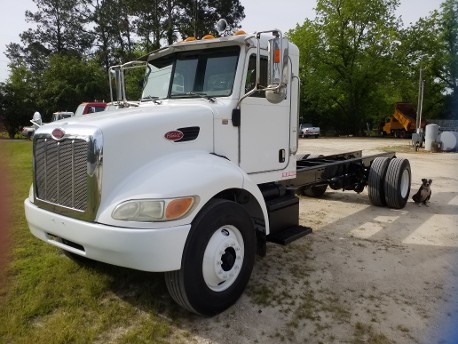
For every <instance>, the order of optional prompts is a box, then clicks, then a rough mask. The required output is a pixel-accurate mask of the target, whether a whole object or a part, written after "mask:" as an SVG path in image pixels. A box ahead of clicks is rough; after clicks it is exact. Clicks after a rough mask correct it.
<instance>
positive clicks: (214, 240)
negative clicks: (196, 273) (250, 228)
mask: <svg viewBox="0 0 458 344" xmlns="http://www.w3.org/2000/svg"><path fill="white" fill-rule="evenodd" d="M244 253H245V250H244V245H243V237H242V234H241V233H240V231H239V230H238V229H237V228H236V227H234V226H230V225H229V226H223V227H221V228H218V230H216V231H215V233H213V235H212V237H211V238H210V240H209V241H208V245H207V248H206V249H205V252H204V259H203V262H202V275H203V277H204V281H205V283H206V284H207V286H208V288H210V289H211V290H213V291H216V292H221V291H224V290H226V289H227V288H229V287H230V286H231V285H232V284H233V283H234V282H235V280H236V279H237V277H238V275H239V273H240V270H241V268H242V264H243V258H244Z"/></svg>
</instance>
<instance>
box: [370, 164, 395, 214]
mask: <svg viewBox="0 0 458 344" xmlns="http://www.w3.org/2000/svg"><path fill="white" fill-rule="evenodd" d="M389 163H390V159H389V158H387V157H378V158H375V159H374V161H373V162H372V165H371V167H370V170H369V177H368V182H367V192H368V194H369V200H370V202H371V203H372V204H373V205H377V206H385V205H386V201H385V186H384V184H385V175H386V171H387V169H388V164H389Z"/></svg>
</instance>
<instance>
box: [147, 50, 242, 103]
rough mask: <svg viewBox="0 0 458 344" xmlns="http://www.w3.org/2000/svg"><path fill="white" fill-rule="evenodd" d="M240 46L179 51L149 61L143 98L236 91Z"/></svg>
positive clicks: (226, 94) (205, 95)
mask: <svg viewBox="0 0 458 344" xmlns="http://www.w3.org/2000/svg"><path fill="white" fill-rule="evenodd" d="M239 51H240V48H239V47H236V46H234V47H226V48H216V49H205V50H193V51H186V52H179V53H175V54H172V55H168V56H164V57H161V58H159V59H156V60H152V61H150V62H149V64H148V68H147V72H146V78H145V79H146V83H145V87H144V89H143V95H142V100H143V101H147V100H152V99H164V98H184V97H224V96H229V95H230V94H231V93H232V86H233V85H234V78H235V72H236V69H237V62H238V56H239Z"/></svg>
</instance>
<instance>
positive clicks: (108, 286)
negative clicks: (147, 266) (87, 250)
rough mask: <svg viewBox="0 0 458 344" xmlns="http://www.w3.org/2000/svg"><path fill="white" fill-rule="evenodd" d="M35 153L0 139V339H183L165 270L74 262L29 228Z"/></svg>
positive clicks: (22, 144) (48, 342)
mask: <svg viewBox="0 0 458 344" xmlns="http://www.w3.org/2000/svg"><path fill="white" fill-rule="evenodd" d="M31 152H32V143H31V142H30V141H29V142H27V141H16V140H14V141H10V140H0V156H1V158H2V168H6V169H7V170H8V171H9V173H8V175H7V180H8V183H7V184H8V186H9V188H8V190H7V191H6V193H7V194H6V195H5V196H6V198H7V199H8V203H9V205H10V214H9V219H10V221H9V224H10V226H9V237H10V241H11V245H10V250H9V254H10V258H9V263H8V264H7V266H6V267H5V269H6V283H2V287H1V289H0V343H15V344H16V343H19V344H20V343H34V344H41V343H43V344H44V343H46V344H52V343H169V342H174V343H180V342H184V341H185V340H184V336H186V333H183V334H182V336H183V337H180V336H178V338H177V334H176V333H175V332H177V331H173V329H174V327H176V326H177V325H176V323H174V322H176V321H179V320H170V319H172V318H175V319H176V318H177V317H176V316H174V315H176V314H177V313H178V307H177V306H175V305H174V303H173V301H172V300H171V298H170V297H169V296H168V293H167V291H166V288H165V284H164V282H163V276H162V274H154V273H144V272H138V271H132V270H129V269H122V268H117V267H113V266H110V265H106V264H101V263H95V262H93V263H89V264H77V263H76V262H74V261H72V260H70V259H69V258H67V257H66V256H65V255H63V254H62V252H61V251H60V250H58V249H57V248H54V247H52V246H50V245H48V244H46V243H44V242H42V241H40V240H38V239H36V238H35V237H34V236H33V235H32V234H31V233H30V232H29V229H28V226H27V223H26V220H25V215H24V206H23V201H24V199H25V198H26V197H27V195H28V191H29V187H30V185H31V181H32V153H31ZM5 162H6V163H5ZM3 192H5V191H4V190H3ZM4 215H5V214H2V215H1V216H4ZM2 276H3V274H2ZM178 318H179V317H178ZM181 318H183V315H181ZM178 332H179V331H178Z"/></svg>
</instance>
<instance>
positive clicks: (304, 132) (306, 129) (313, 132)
mask: <svg viewBox="0 0 458 344" xmlns="http://www.w3.org/2000/svg"><path fill="white" fill-rule="evenodd" d="M299 135H300V136H301V137H310V136H313V137H315V138H318V137H319V136H320V127H314V126H313V125H311V124H310V123H305V124H301V125H300V127H299Z"/></svg>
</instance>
